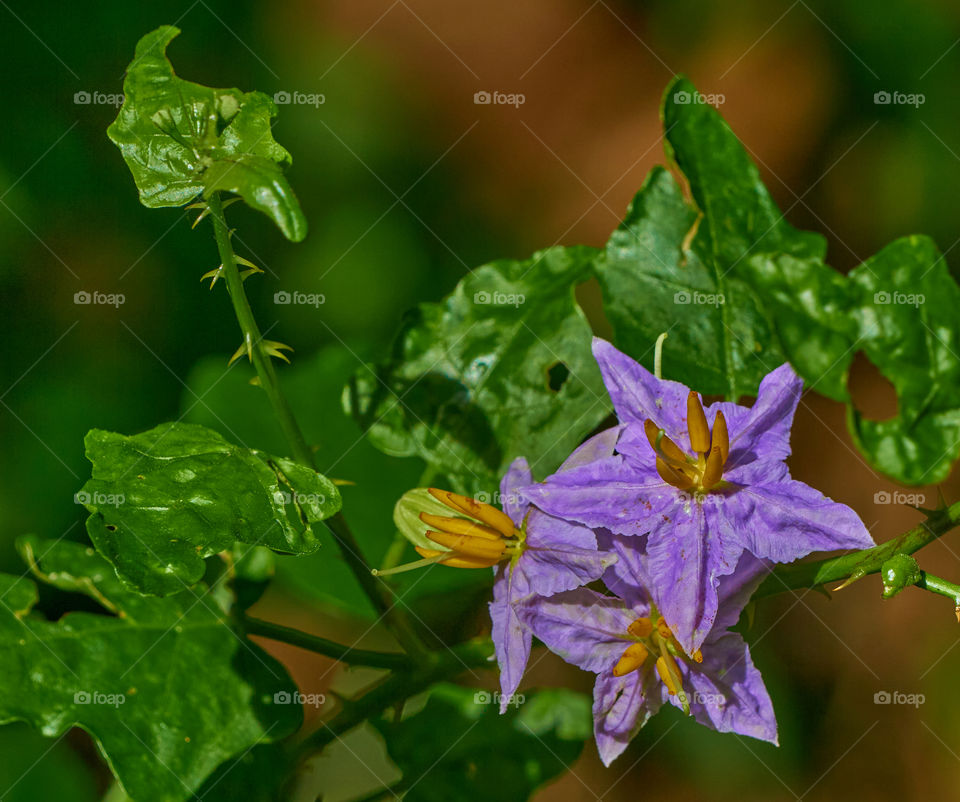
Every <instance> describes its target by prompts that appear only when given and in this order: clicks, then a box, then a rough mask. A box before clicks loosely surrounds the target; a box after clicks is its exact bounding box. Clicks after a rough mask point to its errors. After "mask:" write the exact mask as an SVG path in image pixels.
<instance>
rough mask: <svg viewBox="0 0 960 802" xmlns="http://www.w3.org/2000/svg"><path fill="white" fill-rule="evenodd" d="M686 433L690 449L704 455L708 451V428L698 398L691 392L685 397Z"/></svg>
mask: <svg viewBox="0 0 960 802" xmlns="http://www.w3.org/2000/svg"><path fill="white" fill-rule="evenodd" d="M687 431H688V432H689V433H690V447H691V448H693V450H694V451H696V452H697V453H698V454H706V453H707V452H708V451H709V450H710V427H709V426H708V425H707V416H706V414H705V413H704V411H703V405H702V404H701V403H700V396H698V395H697V394H696V392H694V391H693V390H691V391H690V395H688V396H687Z"/></svg>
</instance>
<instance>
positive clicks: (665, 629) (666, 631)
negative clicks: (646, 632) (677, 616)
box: [657, 618, 673, 640]
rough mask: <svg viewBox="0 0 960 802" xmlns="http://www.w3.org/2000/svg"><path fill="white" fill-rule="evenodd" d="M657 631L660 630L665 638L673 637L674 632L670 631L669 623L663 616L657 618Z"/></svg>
mask: <svg viewBox="0 0 960 802" xmlns="http://www.w3.org/2000/svg"><path fill="white" fill-rule="evenodd" d="M657 632H659V633H660V635H661V637H663V638H665V639H666V640H670V638H672V637H673V632H671V631H670V627H669V625H668V624H667V622H666V620H664V619H663V618H658V619H657Z"/></svg>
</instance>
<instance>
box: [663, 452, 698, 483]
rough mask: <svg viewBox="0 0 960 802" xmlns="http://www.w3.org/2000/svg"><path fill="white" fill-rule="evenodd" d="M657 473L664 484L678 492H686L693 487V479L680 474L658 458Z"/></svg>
mask: <svg viewBox="0 0 960 802" xmlns="http://www.w3.org/2000/svg"><path fill="white" fill-rule="evenodd" d="M657 473H658V474H660V478H661V479H663V481H664V482H666V483H667V484H670V485H673V486H674V487H677V488H679V489H680V490H688V489H689V488H691V487H693V485H694V480H693V479H691V478H690V477H689V476H687V475H686V474H685V473H681V472H680V471H679V470H678V469H676V468H673V467H671V466H670V465H667V463H666V462H664V461H663V460H662V459H660V457H657Z"/></svg>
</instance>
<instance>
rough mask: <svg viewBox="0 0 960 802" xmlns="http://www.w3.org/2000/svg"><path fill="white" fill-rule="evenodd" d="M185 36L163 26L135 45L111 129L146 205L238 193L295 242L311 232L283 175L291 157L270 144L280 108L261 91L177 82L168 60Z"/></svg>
mask: <svg viewBox="0 0 960 802" xmlns="http://www.w3.org/2000/svg"><path fill="white" fill-rule="evenodd" d="M179 33H180V31H179V29H177V28H175V27H173V26H172V25H164V26H161V27H160V28H157V29H156V30H155V31H152V32H151V33H148V34H147V35H146V36H144V37H143V38H142V39H140V41H139V42H138V43H137V48H136V54H135V57H134V59H133V61H132V62H131V63H130V66H129V67H127V74H126V78H125V79H124V82H123V92H124V102H123V106H122V107H121V109H120V113H119V115H118V116H117V119H116V120H115V121H114V122H113V124H112V125H111V126H110V128H109V129H108V130H107V133H108V135H109V136H110V139H112V140H113V142H114V143H115V144H116V145H117V146H118V147H119V148H120V150H121V152H122V153H123V158H124V160H125V161H126V163H127V166H128V167H129V168H130V172H131V173H132V174H133V179H134V181H135V182H136V185H137V188H138V189H139V190H140V201H141V202H142V203H143V204H144V206H149V207H159V206H182V205H183V204H185V203H188V202H189V201H190V200H192V199H193V198H195V197H196V196H197V195H199V194H200V193H201V192H203V193H204V197H207V196H209V195H210V193H212V192H219V191H228V192H236V193H237V194H239V195H240V196H242V197H243V199H244V200H245V201H246V202H247V204H249V205H250V206H251V207H253V208H254V209H257V210H258V211H261V212H263V213H264V214H266V215H267V216H268V217H270V219H271V220H273V222H274V223H276V224H277V226H278V227H279V228H280V230H281V231H282V232H283V234H284V236H286V237H287V238H288V239H290V240H293V241H295V242H297V241H300V240H302V239H303V238H304V237H305V236H306V233H307V223H306V219H305V218H304V216H303V212H302V211H301V209H300V204H299V202H298V201H297V198H296V196H295V195H294V194H293V190H291V188H290V185H289V184H288V183H287V180H286V178H285V177H284V174H283V170H284V168H286V167H288V166H289V165H290V161H291V159H290V154H289V153H288V152H287V151H286V150H285V149H284V148H282V147H281V146H280V145H279V144H278V143H277V142H276V141H275V140H274V138H273V134H272V131H271V127H270V126H271V120H272V119H273V118H274V117H275V116H276V114H277V109H276V106H275V105H274V103H273V101H272V100H271V99H270V98H268V97H267V96H266V95H264V94H262V93H260V92H241V91H240V90H239V89H214V88H211V87H208V86H202V85H200V84H195V83H192V82H191V81H185V80H183V79H182V78H179V77H177V75H176V74H175V73H174V71H173V66H172V65H171V64H170V61H169V60H168V59H167V56H166V49H167V45H169V44H170V42H171V41H172V40H173V39H174V37H176V36H177V35H178V34H179Z"/></svg>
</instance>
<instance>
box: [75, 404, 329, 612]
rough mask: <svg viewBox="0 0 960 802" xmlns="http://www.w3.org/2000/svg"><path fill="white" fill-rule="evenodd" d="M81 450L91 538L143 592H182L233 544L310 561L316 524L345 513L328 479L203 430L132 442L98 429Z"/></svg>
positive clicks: (153, 434)
mask: <svg viewBox="0 0 960 802" xmlns="http://www.w3.org/2000/svg"><path fill="white" fill-rule="evenodd" d="M85 443H86V449H87V458H88V459H89V460H90V462H91V463H92V464H93V476H92V478H91V479H90V480H89V481H88V482H87V483H86V484H85V485H84V486H83V489H82V490H81V491H80V493H78V494H77V499H78V501H80V502H82V503H83V504H84V505H85V506H86V507H87V509H88V510H90V512H91V515H90V517H89V518H88V519H87V532H88V533H89V535H90V538H91V540H92V541H93V544H94V545H95V546H96V547H97V550H98V551H99V552H100V553H101V554H103V556H104V557H106V558H107V559H108V560H109V561H110V563H111V564H112V565H113V566H114V568H116V570H117V573H118V574H119V575H120V576H121V577H122V578H123V579H124V580H125V581H127V582H128V583H130V584H131V585H132V586H133V587H135V588H136V589H137V590H139V591H140V592H141V593H152V594H156V595H158V596H165V595H169V594H171V593H177V592H179V591H182V590H183V589H184V587H185V586H189V585H192V584H193V583H194V582H198V581H199V580H200V579H201V578H202V577H203V572H204V560H205V559H206V558H207V557H209V556H210V555H212V554H216V553H218V552H220V551H224V550H226V549H230V548H232V547H233V545H234V543H235V542H236V541H239V542H240V543H244V544H248V545H250V546H264V547H267V548H270V549H273V550H275V551H280V552H288V553H292V554H307V553H309V552H312V551H314V550H316V549H317V548H318V546H319V541H318V540H317V537H316V535H315V534H314V532H313V526H312V525H313V524H315V523H317V522H319V521H322V520H323V519H325V518H328V517H330V516H331V515H333V514H334V513H336V512H337V511H338V510H339V509H340V493H339V492H338V490H337V488H336V487H335V486H334V484H333V483H332V482H331V481H330V480H328V479H326V478H325V477H323V476H321V475H320V474H318V473H315V472H314V471H312V470H310V469H309V468H306V467H304V466H302V465H299V464H297V463H295V462H293V461H292V460H289V459H285V458H282V457H272V456H270V455H268V454H264V453H262V452H260V451H254V450H251V449H247V448H242V447H240V446H235V445H233V444H231V443H229V442H227V441H226V440H225V439H224V438H223V437H221V436H220V435H219V434H217V433H216V432H214V431H211V430H210V429H206V428H204V427H203V426H196V425H194V424H188V423H165V424H161V425H160V426H157V427H155V428H153V429H150V430H149V431H147V432H143V433H142V434H138V435H134V436H129V437H128V436H126V435H122V434H116V433H113V432H106V431H102V430H99V429H94V430H92V431H91V432H90V433H89V434H87V437H86V440H85Z"/></svg>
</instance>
